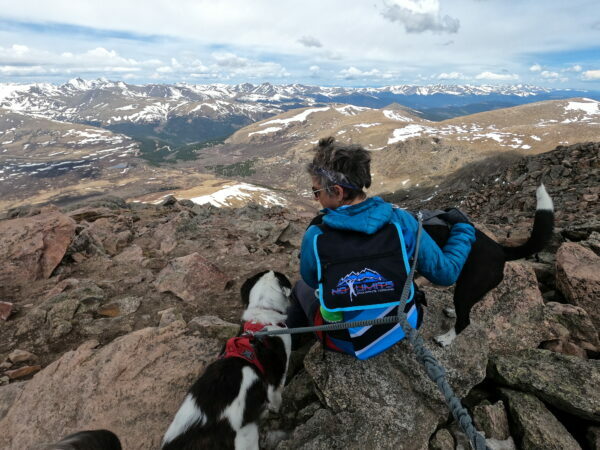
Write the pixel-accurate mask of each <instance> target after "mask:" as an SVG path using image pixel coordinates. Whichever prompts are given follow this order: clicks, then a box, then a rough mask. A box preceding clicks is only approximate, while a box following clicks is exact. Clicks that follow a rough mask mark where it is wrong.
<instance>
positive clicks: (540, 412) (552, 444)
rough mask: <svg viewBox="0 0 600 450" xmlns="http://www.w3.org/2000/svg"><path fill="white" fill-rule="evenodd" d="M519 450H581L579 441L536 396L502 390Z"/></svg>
mask: <svg viewBox="0 0 600 450" xmlns="http://www.w3.org/2000/svg"><path fill="white" fill-rule="evenodd" d="M500 392H501V395H502V396H503V397H504V398H505V399H506V401H507V403H508V409H509V415H510V420H511V423H512V424H513V427H514V428H513V429H515V430H516V435H515V438H516V440H517V443H518V444H519V448H522V449H523V450H530V449H531V450H538V449H544V450H546V449H547V450H552V449H556V450H580V449H581V447H580V446H579V444H578V443H577V441H576V440H575V439H574V438H573V436H571V435H570V434H569V432H568V431H567V429H566V428H565V427H564V426H563V425H562V424H561V423H560V422H559V421H558V420H557V419H556V417H554V416H553V415H552V413H551V412H550V411H548V409H547V408H546V407H545V406H544V404H543V403H542V402H541V401H540V400H538V399H537V398H536V397H535V395H531V394H526V393H523V392H517V391H513V390H510V389H505V388H502V389H501V390H500Z"/></svg>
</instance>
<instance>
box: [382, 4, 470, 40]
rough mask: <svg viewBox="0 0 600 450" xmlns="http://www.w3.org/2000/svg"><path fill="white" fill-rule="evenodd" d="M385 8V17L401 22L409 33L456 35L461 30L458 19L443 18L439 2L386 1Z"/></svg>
mask: <svg viewBox="0 0 600 450" xmlns="http://www.w3.org/2000/svg"><path fill="white" fill-rule="evenodd" d="M383 8H384V9H383V12H382V15H383V17H385V18H386V19H388V20H390V21H392V22H399V23H400V24H402V25H403V26H404V29H405V30H406V32H407V33H423V32H425V31H432V32H434V33H456V32H458V29H459V28H460V21H459V20H458V19H456V18H454V17H450V16H448V15H444V16H442V14H441V12H440V3H439V0H384V2H383Z"/></svg>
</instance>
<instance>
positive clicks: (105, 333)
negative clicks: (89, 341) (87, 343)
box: [80, 317, 133, 342]
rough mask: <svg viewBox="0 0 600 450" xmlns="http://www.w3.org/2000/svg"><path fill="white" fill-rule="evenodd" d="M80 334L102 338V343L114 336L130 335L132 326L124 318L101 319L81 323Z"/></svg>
mask: <svg viewBox="0 0 600 450" xmlns="http://www.w3.org/2000/svg"><path fill="white" fill-rule="evenodd" d="M80 326H81V334H83V335H84V336H89V337H98V338H102V340H103V341H104V342H106V341H110V340H111V339H114V338H115V337H116V336H119V335H122V334H125V333H130V332H131V331H132V330H133V325H132V324H131V323H130V321H128V320H126V318H125V317H114V318H102V319H96V320H90V321H81V322H80Z"/></svg>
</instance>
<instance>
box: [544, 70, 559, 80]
mask: <svg viewBox="0 0 600 450" xmlns="http://www.w3.org/2000/svg"><path fill="white" fill-rule="evenodd" d="M540 75H541V76H542V77H543V78H550V79H552V78H554V79H556V78H559V77H560V75H559V73H558V72H550V71H548V70H544V71H543V72H541V73H540Z"/></svg>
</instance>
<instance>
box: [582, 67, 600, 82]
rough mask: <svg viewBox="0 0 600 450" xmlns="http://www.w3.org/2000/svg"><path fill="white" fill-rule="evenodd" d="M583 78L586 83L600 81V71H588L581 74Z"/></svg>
mask: <svg viewBox="0 0 600 450" xmlns="http://www.w3.org/2000/svg"><path fill="white" fill-rule="evenodd" d="M581 78H582V79H583V80H586V81H590V80H600V70H586V71H585V72H583V73H582V74H581Z"/></svg>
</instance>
